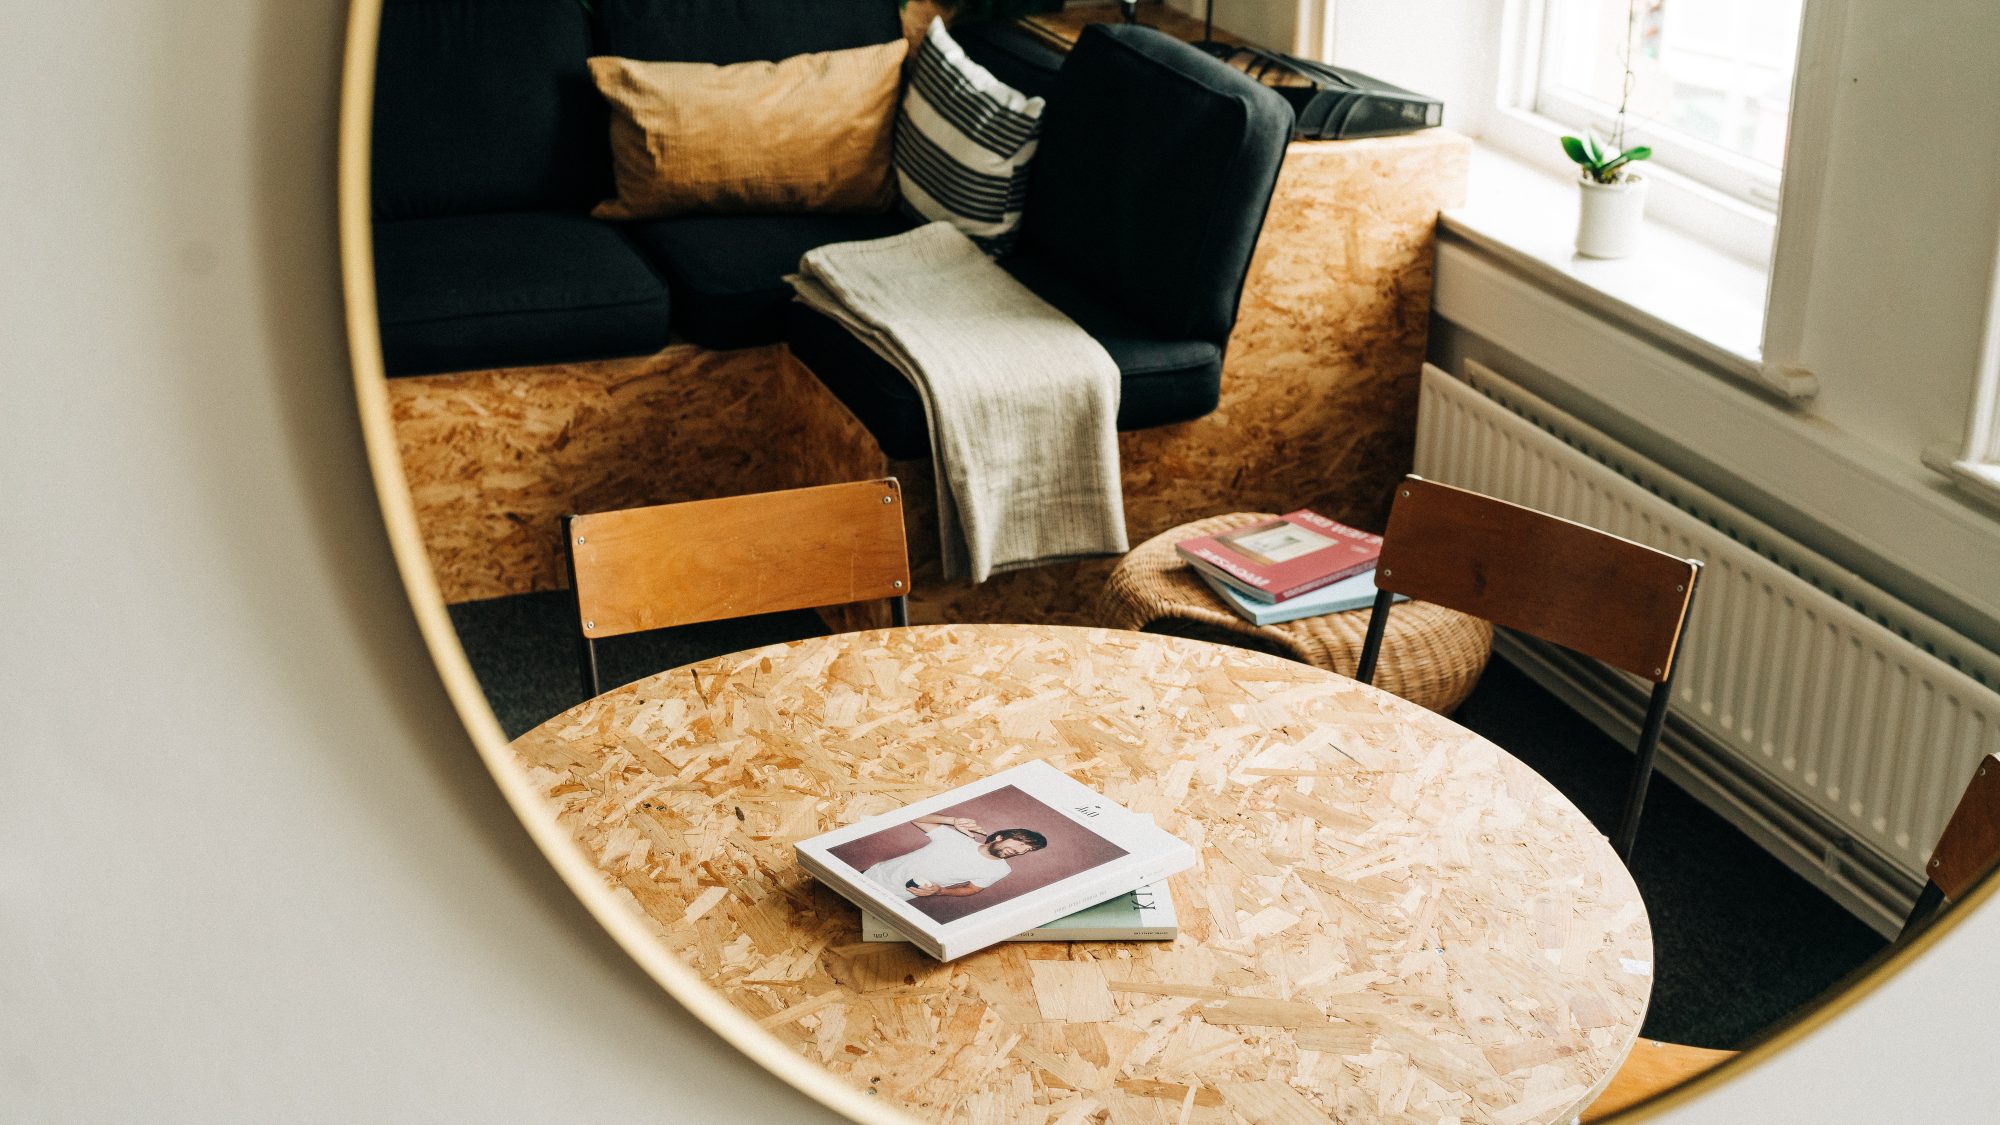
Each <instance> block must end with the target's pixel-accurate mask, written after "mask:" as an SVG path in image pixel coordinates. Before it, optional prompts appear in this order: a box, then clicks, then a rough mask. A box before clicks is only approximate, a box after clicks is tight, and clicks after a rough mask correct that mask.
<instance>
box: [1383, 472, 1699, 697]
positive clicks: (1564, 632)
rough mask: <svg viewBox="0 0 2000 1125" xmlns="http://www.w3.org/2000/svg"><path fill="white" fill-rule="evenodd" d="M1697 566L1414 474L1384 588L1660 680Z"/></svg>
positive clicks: (1400, 500)
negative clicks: (1517, 630) (1467, 614)
mask: <svg viewBox="0 0 2000 1125" xmlns="http://www.w3.org/2000/svg"><path fill="white" fill-rule="evenodd" d="M1699 571H1700V567H1699V566H1698V565H1697V564H1695V563H1692V562H1690V561H1688V560H1687V559H1683V558H1679V557H1677V556H1674V555H1670V554H1667V553H1666V552H1664V551H1656V550H1654V549H1653V548H1651V547H1648V546H1645V545H1644V544H1640V543H1634V542H1632V541H1631V540H1629V539H1620V538H1619V537H1617V536H1615V535H1612V534H1610V533H1608V532H1603V531H1599V530H1597V529H1596V528H1592V527H1585V526H1584V525H1582V524H1580V523H1572V522H1571V521H1569V520H1565V519H1560V518H1557V517H1555V516H1551V515H1546V514H1544V513H1541V512H1537V511H1534V510H1533V509H1530V508H1523V507H1521V506H1520V505H1518V504H1510V503H1508V502H1506V501H1504V500H1495V499H1493V498H1492V497H1490V496H1482V495H1480V494H1479V493H1476V492H1468V491H1466V490H1465V489H1462V488H1453V487H1452V486H1450V485H1446V484H1438V483H1437V482H1435V481H1427V480H1424V479H1422V478H1421V477H1414V476H1413V477H1410V478H1409V479H1408V480H1406V481H1404V482H1403V484H1402V485H1401V487H1399V488H1398V489H1397V490H1396V506H1395V509H1394V511H1392V512H1391V513H1390V515H1389V527H1388V530H1387V531H1386V532H1384V533H1383V543H1382V559H1381V562H1380V563H1379V564H1378V565H1377V568H1376V571H1375V575H1376V577H1375V584H1376V585H1377V586H1378V587H1380V588H1381V589H1384V590H1392V591H1394V592H1396V593H1398V594H1405V595H1408V596H1409V597H1411V598H1416V599H1420V600H1423V601H1427V602H1434V603H1436V604H1438V605H1443V606H1449V607H1451V608H1452V609H1456V610H1459V611H1460V612H1463V613H1469V614H1472V615H1473V616H1475V617H1480V618H1484V619H1485V620H1487V621H1491V622H1493V623H1494V624H1496V625H1504V626H1506V627H1508V628H1510V629H1519V630H1521V631H1522V632H1524V633H1531V634H1533V635H1534V636H1537V637H1540V638H1542V639H1543V640H1546V641H1551V642H1554V643H1555V644H1559V645H1563V646H1564V647H1567V648H1572V649H1575V650H1576V651H1578V652H1580V653H1582V654H1584V655H1585V656H1589V657H1593V658H1595V659H1598V660H1602V661H1604V662H1605V663H1606V664H1609V665H1611V666H1612V667H1614V668H1621V669H1624V670H1625V671H1627V672H1630V673H1632V674H1633V675H1636V676H1643V677H1645V678H1646V679H1649V680H1652V681H1653V682H1655V683H1658V682H1660V681H1661V680H1664V679H1666V677H1667V676H1668V674H1669V673H1671V672H1672V671H1673V665H1674V649H1675V646H1676V645H1677V643H1678V642H1679V640H1680V633H1681V623H1682V622H1683V621H1684V620H1685V619H1686V617H1687V610H1688V605H1689V603H1690V602H1692V601H1693V600H1694V586H1695V578H1696V576H1697V574H1698V572H1699ZM1394 619H1395V617H1394V614H1393V613H1392V614H1391V615H1390V620H1392V621H1393V620H1394Z"/></svg>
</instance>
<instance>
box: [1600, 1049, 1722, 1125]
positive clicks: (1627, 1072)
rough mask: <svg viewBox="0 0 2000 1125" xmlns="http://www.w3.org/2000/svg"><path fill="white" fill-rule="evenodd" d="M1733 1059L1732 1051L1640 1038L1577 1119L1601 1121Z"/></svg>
mask: <svg viewBox="0 0 2000 1125" xmlns="http://www.w3.org/2000/svg"><path fill="white" fill-rule="evenodd" d="M1735 1057H1736V1052H1735V1051H1715V1050H1710V1049H1709V1048H1706V1047H1684V1046H1682V1045H1681V1044H1679V1043H1667V1042H1664V1041H1662V1040H1659V1039H1641V1040H1639V1042H1637V1043H1636V1044H1634V1045H1633V1047H1632V1053H1631V1054H1629V1055H1627V1056H1625V1063H1624V1065H1622V1066H1620V1067H1619V1068H1618V1072H1617V1073H1616V1074H1614V1075H1612V1076H1611V1084H1610V1085H1609V1086H1606V1087H1605V1088H1604V1092H1603V1093H1602V1094H1599V1095H1598V1096H1597V1100H1596V1101H1594V1102H1592V1103H1590V1108H1588V1109H1586V1110H1584V1111H1583V1112H1582V1113H1581V1114H1579V1115H1578V1120H1579V1121H1585V1122H1589V1121H1602V1120H1604V1119H1605V1118H1607V1117H1610V1116H1611V1115H1612V1114H1614V1113H1617V1112H1618V1111H1619V1110H1622V1109H1627V1108H1630V1107H1631V1106H1635V1105H1638V1104H1639V1103H1640V1102H1643V1101H1645V1100H1646V1099H1647V1098H1650V1097H1652V1096H1653V1095H1654V1094H1659V1093H1663V1092H1665V1091H1667V1090H1671V1089H1673V1088H1674V1087H1675V1086H1678V1085H1680V1084H1681V1083H1683V1082H1686V1081H1687V1080H1688V1079H1690V1078H1693V1077H1694V1076H1695V1075H1697V1074H1701V1073H1703V1072H1705V1071H1709V1070H1713V1069H1714V1068H1716V1067H1718V1066H1721V1065H1722V1064H1723V1063H1725V1062H1727V1061H1729V1060H1730V1059H1733V1058H1735Z"/></svg>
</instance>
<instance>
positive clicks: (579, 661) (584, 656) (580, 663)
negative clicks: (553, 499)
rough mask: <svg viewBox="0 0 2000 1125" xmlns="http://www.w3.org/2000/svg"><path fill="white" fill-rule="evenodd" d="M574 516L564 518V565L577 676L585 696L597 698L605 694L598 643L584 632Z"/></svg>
mask: <svg viewBox="0 0 2000 1125" xmlns="http://www.w3.org/2000/svg"><path fill="white" fill-rule="evenodd" d="M574 518H575V517H574V516H564V517H563V518H562V539H563V566H564V568H565V569H566V570H568V572H569V604H570V615H571V616H570V620H571V621H574V622H575V623H576V627H577V630H578V631H577V635H576V644H577V649H576V667H577V678H578V679H579V680H581V681H582V683H583V697H584V698H585V699H596V698H597V697H598V696H600V695H602V694H604V690H603V688H602V687H601V686H600V681H599V680H598V676H597V644H596V642H594V641H592V640H591V639H590V634H588V633H585V632H583V631H582V630H583V627H584V626H583V599H582V598H581V597H579V596H578V594H577V589H576V534H575V532H574V531H573V530H572V529H571V527H570V522H571V521H572V520H573V519H574Z"/></svg>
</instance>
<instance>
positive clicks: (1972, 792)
mask: <svg viewBox="0 0 2000 1125" xmlns="http://www.w3.org/2000/svg"><path fill="white" fill-rule="evenodd" d="M1995 866H2000V755H1994V754H1988V755H1986V756H1985V757H1984V758H1981V759H1980V760H1979V765H1978V767H1977V768H1975V769H1974V770H1973V771H1972V780H1971V781H1970V782H1967V783H1966V786H1965V794H1964V796H1961V797H1960V798H1959V799H1958V807H1957V808H1956V809H1953V810H1952V813H1951V819H1950V820H1948V821H1946V822H1945V826H1944V834H1943V835H1941V836H1939V837H1938V842H1937V847H1936V848H1933V849H1932V850H1931V861H1930V863H1929V864H1928V865H1927V866H1926V867H1925V868H1924V875H1925V876H1926V878H1925V879H1924V889H1923V890H1922V891H1921V892H1919V893H1918V895H1917V904H1916V905H1915V906H1913V907H1911V908H1910V916H1909V917H1908V918H1906V919H1904V921H1903V932H1902V933H1901V934H1899V935H1897V937H1896V940H1897V941H1906V940H1908V939H1909V938H1910V936H1911V935H1912V934H1915V933H1916V932H1917V931H1918V930H1921V929H1923V928H1924V926H1925V925H1926V924H1927V923H1929V922H1930V920H1931V919H1932V918H1933V917H1935V916H1936V915H1937V912H1938V908H1939V907H1941V906H1943V905H1944V904H1945V903H1947V902H1955V901H1957V900H1958V899H1959V898H1960V897H1962V896H1963V895H1964V894H1965V892H1967V891H1969V890H1971V889H1972V887H1973V885H1974V884H1976V883H1978V882H1979V880H1981V879H1983V878H1985V877H1986V873H1987V872H1988V871H1991V870H1993V868H1994V867H1995Z"/></svg>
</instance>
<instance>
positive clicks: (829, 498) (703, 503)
mask: <svg viewBox="0 0 2000 1125" xmlns="http://www.w3.org/2000/svg"><path fill="white" fill-rule="evenodd" d="M562 529H563V549H564V553H565V555H566V556H567V559H568V566H569V587H570V590H571V592H572V594H573V595H574V597H575V599H576V618H577V623H578V626H579V628H580V634H579V635H580V638H581V645H580V647H579V649H578V663H579V667H580V670H581V672H582V680H583V687H584V691H585V692H586V693H587V695H588V696H596V695H599V694H601V693H602V690H603V689H602V687H601V685H600V683H599V680H598V674H597V642H598V641H600V640H602V639H604V638H606V637H617V636H623V635H625V634H627V633H639V632H644V631H646V630H648V629H664V628H667V627H668V626H672V625H689V624H693V623H695V622H697V621H719V620H723V619H726V618H731V617H747V616H750V615H751V614H757V613H776V612H779V611H782V610H788V609H817V608H820V607H822V606H833V605H846V604H848V603H850V602H860V601H872V600H874V599H876V598H887V599H890V607H891V615H892V618H893V620H894V621H895V623H896V624H897V625H899V626H900V625H907V624H909V601H908V596H909V593H910V563H909V555H908V552H907V551H906V550H905V549H904V544H903V491H902V487H901V486H900V485H898V484H897V483H896V481H895V479H894V478H888V479H884V480H873V481H857V482H854V483H852V484H829V485H822V486H820V487H817V488H797V489H791V490H788V491H784V492H764V493H756V494H753V495H749V496H731V497H726V498H724V499H720V500H696V501H691V502H688V503H682V504H660V505H657V506H654V507H650V508H626V509H623V510H620V511H613V512H595V513H592V514H589V515H577V516H565V517H564V518H563V521H562Z"/></svg>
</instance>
